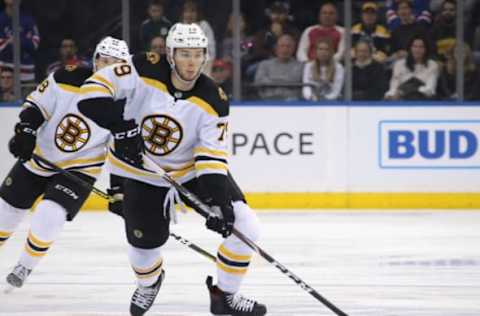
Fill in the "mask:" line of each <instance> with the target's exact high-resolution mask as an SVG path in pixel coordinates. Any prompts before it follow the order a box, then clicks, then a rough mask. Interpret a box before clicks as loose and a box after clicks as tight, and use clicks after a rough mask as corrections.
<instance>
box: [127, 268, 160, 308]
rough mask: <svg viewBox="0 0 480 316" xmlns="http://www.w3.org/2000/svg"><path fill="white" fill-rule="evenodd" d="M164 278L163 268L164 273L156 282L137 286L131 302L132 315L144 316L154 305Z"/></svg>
mask: <svg viewBox="0 0 480 316" xmlns="http://www.w3.org/2000/svg"><path fill="white" fill-rule="evenodd" d="M164 278H165V271H163V270H162V273H161V274H160V276H159V277H158V280H157V282H155V284H153V285H151V286H146V287H143V286H138V287H137V289H136V290H135V292H134V293H133V296H132V301H131V303H130V314H131V315H132V316H143V315H144V314H145V313H146V312H147V311H148V310H149V309H150V307H152V305H153V302H154V301H155V298H156V297H157V294H158V291H160V286H161V285H162V282H163V279H164Z"/></svg>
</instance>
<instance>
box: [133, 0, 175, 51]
mask: <svg viewBox="0 0 480 316" xmlns="http://www.w3.org/2000/svg"><path fill="white" fill-rule="evenodd" d="M147 14H148V19H146V20H145V21H144V22H143V23H142V26H141V27H140V39H141V41H142V48H143V49H145V50H147V49H148V45H149V44H150V43H151V41H152V39H153V38H154V37H157V36H161V37H163V38H166V37H167V34H168V30H169V29H170V27H171V26H172V22H170V20H168V19H167V18H166V17H165V15H164V14H165V3H164V1H163V0H151V1H150V4H149V5H148V9H147Z"/></svg>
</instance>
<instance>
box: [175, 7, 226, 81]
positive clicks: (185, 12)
mask: <svg viewBox="0 0 480 316" xmlns="http://www.w3.org/2000/svg"><path fill="white" fill-rule="evenodd" d="M180 22H182V23H196V24H198V25H199V26H200V28H201V29H202V30H203V32H204V33H205V36H206V37H207V38H208V55H209V59H210V61H209V62H207V65H206V66H205V68H204V72H205V73H206V74H207V75H208V74H210V72H211V67H212V62H211V61H212V60H214V59H215V58H216V57H217V50H216V43H215V34H214V33H213V29H212V27H211V26H210V23H208V22H207V20H205V19H203V16H202V12H201V11H200V7H199V5H198V3H197V2H196V1H194V0H187V1H185V3H184V4H183V7H182V12H181V13H180Z"/></svg>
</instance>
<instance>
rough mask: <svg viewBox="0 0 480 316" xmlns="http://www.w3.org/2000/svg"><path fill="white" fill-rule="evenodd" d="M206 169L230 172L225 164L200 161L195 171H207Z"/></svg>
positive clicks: (196, 164)
mask: <svg viewBox="0 0 480 316" xmlns="http://www.w3.org/2000/svg"><path fill="white" fill-rule="evenodd" d="M205 169H215V170H225V171H228V167H227V166H226V165H225V164H224V163H223V162H219V161H218V162H207V163H204V162H201V161H198V162H196V163H195V170H205Z"/></svg>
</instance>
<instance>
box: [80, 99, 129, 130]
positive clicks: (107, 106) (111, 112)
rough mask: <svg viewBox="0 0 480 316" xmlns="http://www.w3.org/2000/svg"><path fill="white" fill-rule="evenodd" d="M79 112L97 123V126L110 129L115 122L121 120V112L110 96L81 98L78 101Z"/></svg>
mask: <svg viewBox="0 0 480 316" xmlns="http://www.w3.org/2000/svg"><path fill="white" fill-rule="evenodd" d="M78 110H79V111H80V113H82V114H83V115H85V116H86V117H88V118H90V119H91V120H92V121H94V122H95V123H97V125H98V126H100V127H103V128H106V129H108V130H110V129H111V127H112V126H114V125H115V123H116V122H118V121H119V120H120V121H121V120H122V116H121V113H120V115H118V111H117V109H116V106H115V102H114V101H113V99H111V98H94V99H86V100H82V101H80V102H79V103H78Z"/></svg>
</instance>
